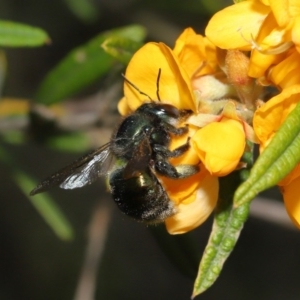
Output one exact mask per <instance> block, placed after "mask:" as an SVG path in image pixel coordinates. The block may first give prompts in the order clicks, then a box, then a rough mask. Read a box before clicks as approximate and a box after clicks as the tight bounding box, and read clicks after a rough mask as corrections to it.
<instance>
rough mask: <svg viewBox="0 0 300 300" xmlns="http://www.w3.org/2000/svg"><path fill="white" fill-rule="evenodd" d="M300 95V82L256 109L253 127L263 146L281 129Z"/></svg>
mask: <svg viewBox="0 0 300 300" xmlns="http://www.w3.org/2000/svg"><path fill="white" fill-rule="evenodd" d="M299 97H300V85H299V84H298V85H294V86H291V87H288V88H286V89H284V90H283V91H282V92H281V93H280V94H279V95H277V96H275V97H273V98H271V99H270V100H269V101H268V102H267V103H266V104H264V105H263V106H261V107H260V108H259V109H257V110H256V112H255V114H254V117H253V128H254V131H255V133H256V135H257V137H258V139H259V141H260V144H261V146H262V147H263V148H264V147H265V146H266V144H267V143H268V142H269V140H270V139H271V138H272V136H273V135H274V133H275V132H276V131H277V130H278V129H279V127H280V126H281V124H282V123H283V121H284V120H285V119H286V117H287V115H288V114H289V113H290V112H291V111H292V110H293V109H294V108H295V106H296V104H297V103H298V102H299ZM261 150H262V149H261Z"/></svg>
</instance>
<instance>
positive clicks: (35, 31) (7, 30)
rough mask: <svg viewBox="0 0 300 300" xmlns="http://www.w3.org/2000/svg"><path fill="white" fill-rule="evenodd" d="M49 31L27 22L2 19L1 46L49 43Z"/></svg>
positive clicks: (29, 45) (26, 45) (0, 29)
mask: <svg viewBox="0 0 300 300" xmlns="http://www.w3.org/2000/svg"><path fill="white" fill-rule="evenodd" d="M49 43H50V38H49V36H48V35H47V33H46V32H45V31H44V30H42V29H40V28H38V27H33V26H29V25H26V24H21V23H15V22H11V21H0V46H8V47H35V46H41V45H44V44H49Z"/></svg>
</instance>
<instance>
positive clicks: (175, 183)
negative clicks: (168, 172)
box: [160, 166, 208, 204]
mask: <svg viewBox="0 0 300 300" xmlns="http://www.w3.org/2000/svg"><path fill="white" fill-rule="evenodd" d="M207 174H208V172H207V170H206V169H205V168H204V167H203V166H200V172H198V173H197V174H195V175H193V176H190V177H187V178H184V179H171V178H167V177H160V180H161V182H162V184H163V186H164V188H165V190H166V191H167V193H168V195H169V197H170V199H172V201H173V202H175V203H176V204H179V203H181V202H182V201H184V202H186V201H188V200H187V199H188V198H189V197H190V196H191V195H192V194H194V193H195V191H196V189H197V188H198V186H199V182H201V181H202V180H203V178H204V177H205V176H207Z"/></svg>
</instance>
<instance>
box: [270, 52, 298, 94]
mask: <svg viewBox="0 0 300 300" xmlns="http://www.w3.org/2000/svg"><path fill="white" fill-rule="evenodd" d="M299 70H300V54H299V53H298V51H296V50H295V49H293V51H290V53H289V55H288V56H287V57H286V58H285V59H283V60H282V61H281V62H280V63H279V64H277V65H276V66H274V67H273V68H272V69H271V70H270V72H269V74H268V79H269V80H271V81H272V82H274V83H275V84H276V85H277V86H279V87H281V88H282V89H284V88H287V87H289V86H292V85H295V84H297V83H299V82H300V72H299Z"/></svg>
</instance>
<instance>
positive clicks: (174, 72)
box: [124, 43, 195, 111]
mask: <svg viewBox="0 0 300 300" xmlns="http://www.w3.org/2000/svg"><path fill="white" fill-rule="evenodd" d="M159 69H161V77H160V79H159V82H158V86H157V79H158V72H159ZM126 78H127V79H128V80H129V81H131V82H132V83H133V84H134V85H135V86H136V87H137V88H138V89H139V90H140V91H142V92H143V93H145V94H147V95H148V96H149V97H147V96H145V95H142V94H141V93H139V91H137V90H136V89H135V88H134V87H132V86H131V85H130V84H128V83H127V82H124V94H125V97H126V99H127V101H128V106H129V107H130V110H131V111H135V110H136V109H137V108H138V107H139V106H140V105H141V104H143V103H144V102H149V101H150V100H149V98H151V99H152V100H158V97H160V99H161V100H162V101H163V102H166V103H169V104H172V105H174V106H176V107H177V108H179V109H191V110H195V103H194V100H193V94H192V89H191V84H190V82H189V78H188V75H187V73H186V71H185V70H184V69H183V68H182V67H181V66H180V65H179V62H178V59H177V58H175V57H174V55H173V53H172V50H171V49H170V48H168V47H167V46H166V45H165V44H162V43H159V44H157V43H147V44H146V45H144V46H143V47H142V48H141V49H139V50H138V51H137V52H136V53H135V54H134V56H133V57H132V59H131V61H130V63H129V64H128V67H127V70H126Z"/></svg>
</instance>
